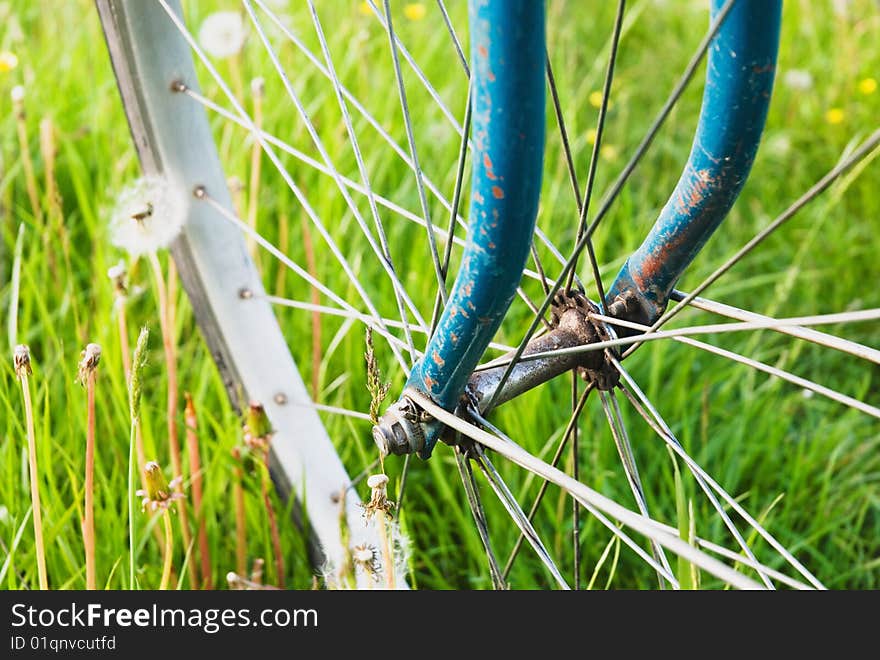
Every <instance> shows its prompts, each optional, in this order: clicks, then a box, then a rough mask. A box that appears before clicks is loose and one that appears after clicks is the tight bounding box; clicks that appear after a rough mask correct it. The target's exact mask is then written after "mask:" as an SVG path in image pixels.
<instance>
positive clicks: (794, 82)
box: [782, 69, 813, 92]
mask: <svg viewBox="0 0 880 660" xmlns="http://www.w3.org/2000/svg"><path fill="white" fill-rule="evenodd" d="M782 82H783V83H785V86H786V87H788V88H789V89H794V90H796V91H799V92H803V91H805V90H808V89H810V88H811V87H812V86H813V74H811V73H810V72H809V71H805V70H803V69H789V70H788V71H786V72H785V76H783V78H782Z"/></svg>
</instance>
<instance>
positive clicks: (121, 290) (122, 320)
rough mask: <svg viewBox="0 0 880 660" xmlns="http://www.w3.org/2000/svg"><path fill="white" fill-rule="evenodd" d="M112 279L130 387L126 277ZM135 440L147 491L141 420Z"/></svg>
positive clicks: (139, 472)
mask: <svg viewBox="0 0 880 660" xmlns="http://www.w3.org/2000/svg"><path fill="white" fill-rule="evenodd" d="M120 267H121V266H120ZM111 272H112V269H111ZM123 272H124V271H123ZM111 278H112V279H113V280H114V294H115V296H116V300H115V302H114V306H115V307H116V324H117V327H118V328H119V350H120V353H122V369H123V371H124V372H125V383H126V385H128V384H129V383H130V382H131V346H130V344H129V343H128V317H127V314H126V307H127V303H128V295H127V291H126V288H125V283H124V275H123V274H118V275H115V276H111ZM134 440H135V451H136V453H137V470H138V474H139V475H140V479H141V488H143V489H145V490H146V488H147V482H146V481H145V479H144V465H145V464H146V462H147V455H146V452H144V434H143V431H142V429H141V423H140V420H138V423H137V427H136V429H135V436H134Z"/></svg>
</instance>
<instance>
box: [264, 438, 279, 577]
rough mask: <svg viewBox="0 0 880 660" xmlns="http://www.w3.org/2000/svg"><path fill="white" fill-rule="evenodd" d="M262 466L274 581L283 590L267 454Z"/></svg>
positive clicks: (276, 524) (276, 521)
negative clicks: (273, 557) (273, 563)
mask: <svg viewBox="0 0 880 660" xmlns="http://www.w3.org/2000/svg"><path fill="white" fill-rule="evenodd" d="M263 466H264V467H265V468H266V469H265V471H264V472H263V475H262V478H261V479H260V485H261V487H262V489H263V501H264V502H265V503H266V515H268V517H269V530H270V532H271V534H272V553H273V554H274V555H275V573H276V576H275V579H276V581H277V583H278V587H279V588H280V589H284V555H283V554H282V552H281V534H280V533H279V532H278V519H277V517H276V516H275V505H273V504H272V498H271V497H270V496H269V452H268V451H267V452H265V453H264V454H263Z"/></svg>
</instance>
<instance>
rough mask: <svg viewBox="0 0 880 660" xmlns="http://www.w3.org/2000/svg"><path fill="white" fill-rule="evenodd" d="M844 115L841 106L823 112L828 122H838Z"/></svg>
mask: <svg viewBox="0 0 880 660" xmlns="http://www.w3.org/2000/svg"><path fill="white" fill-rule="evenodd" d="M845 117H846V114H845V113H844V112H843V109H841V108H830V109H829V110H828V112H826V113H825V121H827V122H828V123H829V124H840V123H841V122H842V121H843V120H844V118H845Z"/></svg>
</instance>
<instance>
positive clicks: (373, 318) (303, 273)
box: [160, 0, 408, 371]
mask: <svg viewBox="0 0 880 660" xmlns="http://www.w3.org/2000/svg"><path fill="white" fill-rule="evenodd" d="M160 1H161V0H160ZM197 198H198V199H201V200H202V201H205V202H206V203H208V204H210V205H211V207H212V208H213V209H214V210H215V211H217V212H218V213H219V214H220V215H221V216H222V217H223V218H225V219H226V220H228V221H229V222H231V223H232V224H234V225H236V226H237V227H238V228H239V229H240V230H241V231H242V232H243V233H244V234H246V235H248V236H250V237H252V238H253V239H254V240H255V241H256V242H257V243H258V244H259V245H260V246H261V247H262V248H263V249H265V250H266V251H268V252H269V253H270V254H272V255H273V256H274V257H275V258H276V259H278V260H279V261H280V262H281V263H283V264H284V265H285V266H287V267H288V268H290V269H291V270H292V271H293V272H294V273H296V274H297V275H298V276H299V277H301V278H302V279H304V280H305V281H306V282H308V283H309V284H311V285H312V286H313V287H315V288H316V289H318V290H319V291H320V292H321V293H323V294H324V295H325V296H327V297H328V298H330V300H332V301H333V302H335V303H336V304H337V305H339V306H340V307H343V308H344V309H345V310H346V311H348V312H349V314H350V315H351V316H352V317H356V318H359V319H360V320H362V321H363V322H364V323H367V324H368V325H369V326H370V327H371V328H372V329H373V330H374V331H375V332H377V333H378V334H379V335H380V336H382V337H384V338H385V339H386V340H387V341H388V344H389V346H391V348H392V352H393V353H394V356H395V358H397V360H398V362H399V364H400V366H401V368H403V369H404V371H406V370H408V367H407V364H406V361H405V360H404V359H403V356H402V355H401V354H400V351H399V350H396V342H397V343H400V341H399V340H398V339H397V337H395V336H394V335H392V334H391V333H390V332H389V331H388V328H387V327H386V326H385V323H384V322H383V320H382V317H380V316H379V315H378V314H375V313H373V314H363V313H362V312H359V311H357V310H356V309H355V308H354V307H352V306H351V305H350V304H349V303H348V302H346V301H345V300H343V299H342V298H340V297H339V296H338V295H337V294H336V293H335V292H334V291H332V290H331V289H329V288H328V287H326V286H325V285H324V284H323V283H321V282H320V281H318V280H317V279H315V278H314V277H312V275H311V274H310V273H309V272H308V271H307V270H306V269H304V268H303V267H302V266H300V265H299V264H297V263H296V262H295V261H293V260H292V259H290V257H288V256H287V255H286V254H284V253H283V252H281V251H280V250H279V249H278V248H277V247H275V246H274V245H273V244H272V242H271V241H268V240H266V239H265V238H263V236H262V235H260V233H259V232H256V231H254V230H253V229H251V228H250V227H249V226H248V224H247V223H246V222H244V221H243V220H241V218H238V217H236V216H235V214H233V213H231V212H230V211H228V210H227V209H226V208H225V207H224V206H223V205H222V204H220V203H219V202H218V201H217V200H215V199H214V198H213V197H211V196H210V194H209V193H208V192H207V191H206V190H204V189H199V190H198V197H197ZM239 295H240V296H243V297H250V296H251V294H250V292H248V291H240V292H239Z"/></svg>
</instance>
